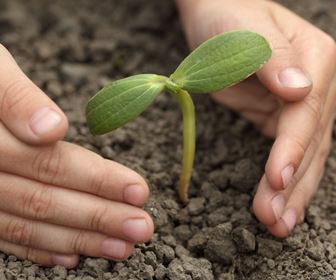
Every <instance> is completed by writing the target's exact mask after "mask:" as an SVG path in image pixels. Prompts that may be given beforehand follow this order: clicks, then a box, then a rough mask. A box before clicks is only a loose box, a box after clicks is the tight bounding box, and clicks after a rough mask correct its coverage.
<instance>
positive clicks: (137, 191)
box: [124, 185, 146, 205]
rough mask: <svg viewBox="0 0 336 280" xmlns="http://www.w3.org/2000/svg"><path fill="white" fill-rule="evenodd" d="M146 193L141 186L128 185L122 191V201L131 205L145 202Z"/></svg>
mask: <svg viewBox="0 0 336 280" xmlns="http://www.w3.org/2000/svg"><path fill="white" fill-rule="evenodd" d="M145 199H146V193H145V191H144V188H143V187H142V186H141V185H130V186H127V187H126V188H125V189H124V201H125V202H127V203H130V204H133V205H140V204H143V203H144V202H145Z"/></svg>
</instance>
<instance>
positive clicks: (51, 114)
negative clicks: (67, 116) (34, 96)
mask: <svg viewBox="0 0 336 280" xmlns="http://www.w3.org/2000/svg"><path fill="white" fill-rule="evenodd" d="M61 120H62V118H61V116H60V115H59V114H58V113H56V112H55V111H53V110H51V109H50V108H48V107H45V108H42V109H40V110H39V111H37V112H36V113H35V114H34V115H33V116H32V118H31V119H30V128H31V129H32V130H33V132H34V133H35V134H36V135H38V136H41V135H43V134H46V133H48V132H50V131H52V130H54V129H55V128H56V127H57V126H58V125H59V123H60V122H61Z"/></svg>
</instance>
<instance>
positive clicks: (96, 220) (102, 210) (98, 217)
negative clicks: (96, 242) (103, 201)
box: [89, 206, 108, 232]
mask: <svg viewBox="0 0 336 280" xmlns="http://www.w3.org/2000/svg"><path fill="white" fill-rule="evenodd" d="M106 217H108V207H107V206H103V207H97V208H96V209H95V210H94V211H93V212H92V215H91V217H90V218H89V226H90V229H91V230H94V231H98V232H107V229H106V225H107V223H106V219H105V218H106Z"/></svg>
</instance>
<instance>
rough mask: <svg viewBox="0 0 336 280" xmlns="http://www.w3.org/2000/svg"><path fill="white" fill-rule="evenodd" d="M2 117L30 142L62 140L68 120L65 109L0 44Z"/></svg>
mask: <svg viewBox="0 0 336 280" xmlns="http://www.w3.org/2000/svg"><path fill="white" fill-rule="evenodd" d="M0 60H1V64H0V119H1V121H2V122H3V123H4V124H5V125H6V126H7V127H8V128H9V130H10V131H11V132H12V133H13V134H14V135H15V136H16V137H18V138H19V139H21V140H22V141H24V142H27V143H33V144H38V143H50V142H54V141H56V140H59V139H62V138H63V137H64V135H65V133H66V130H67V127H68V123H67V119H66V117H65V115H64V114H63V112H62V111H61V110H60V109H59V108H58V107H57V106H56V104H55V103H54V102H53V101H51V99H50V98H49V97H47V96H46V95H45V94H44V93H43V92H42V91H41V90H40V89H39V88H38V87H37V86H36V85H34V83H33V82H32V81H30V80H29V79H28V78H27V77H26V75H25V74H24V73H23V72H22V71H21V69H20V68H19V66H18V65H17V64H16V63H15V61H14V59H13V57H12V56H11V55H10V53H9V52H8V51H7V49H6V48H5V47H4V46H3V45H1V44H0Z"/></svg>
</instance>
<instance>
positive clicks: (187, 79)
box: [86, 30, 272, 203]
mask: <svg viewBox="0 0 336 280" xmlns="http://www.w3.org/2000/svg"><path fill="white" fill-rule="evenodd" d="M271 53H272V50H271V47H270V45H269V43H268V42H267V41H266V40H265V38H263V37H262V36H260V35H258V34H256V33H253V32H250V31H246V30H238V31H233V32H227V33H223V34H221V35H218V36H216V37H213V38H212V39H209V40H208V41H206V42H204V43H203V44H202V45H200V46H199V47H198V48H197V49H195V50H194V51H193V52H192V53H191V54H190V55H189V56H188V57H186V58H185V59H184V60H183V61H182V63H181V64H180V65H179V66H178V67H177V69H176V70H175V72H174V73H173V74H171V75H170V77H169V78H168V77H165V76H161V75H156V74H140V75H135V76H131V77H127V78H124V79H121V80H117V81H114V82H112V83H110V84H109V85H107V86H105V87H104V88H103V89H101V90H100V91H99V92H98V93H97V94H96V95H95V96H94V97H93V98H91V99H90V101H89V102H88V105H87V108H86V117H87V121H88V125H89V128H90V131H91V133H92V134H94V135H100V134H105V133H107V132H110V131H112V130H114V129H116V128H118V127H121V126H123V125H124V124H126V123H127V122H129V121H131V120H132V119H134V118H135V117H136V116H138V115H139V114H141V113H142V112H143V111H144V110H145V109H146V108H147V107H148V106H149V105H151V103H152V102H153V101H154V99H155V97H156V96H157V95H158V94H159V93H160V92H162V91H163V90H166V91H168V92H169V93H170V94H171V95H172V96H173V97H174V98H175V99H176V101H177V102H178V104H179V105H180V108H181V111H182V116H183V159H182V171H181V176H180V181H179V187H178V190H179V196H180V199H181V200H182V201H183V202H184V203H186V202H187V201H188V185H189V181H190V178H191V174H192V169H193V162H194V155H195V142H196V140H195V109H194V104H193V101H192V99H191V97H190V95H189V93H209V92H215V91H219V90H222V89H223V88H226V87H229V86H232V85H234V84H236V83H238V82H240V81H242V80H244V79H245V78H247V77H248V76H250V75H252V74H253V73H255V72H256V71H257V70H259V69H260V68H261V67H262V65H263V64H264V63H265V62H266V61H267V60H268V59H269V58H270V56H271Z"/></svg>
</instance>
